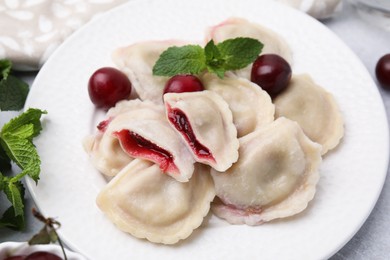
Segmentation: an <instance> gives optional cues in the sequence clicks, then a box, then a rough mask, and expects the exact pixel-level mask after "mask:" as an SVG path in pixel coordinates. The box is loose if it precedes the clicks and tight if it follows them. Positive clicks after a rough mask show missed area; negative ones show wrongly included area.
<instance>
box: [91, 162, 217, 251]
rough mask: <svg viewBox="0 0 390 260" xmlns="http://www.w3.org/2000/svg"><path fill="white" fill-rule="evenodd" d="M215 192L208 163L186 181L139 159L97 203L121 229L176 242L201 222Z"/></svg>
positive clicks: (200, 166) (112, 181) (111, 182)
mask: <svg viewBox="0 0 390 260" xmlns="http://www.w3.org/2000/svg"><path fill="white" fill-rule="evenodd" d="M214 196H215V190H214V185H213V180H212V178H211V176H210V174H209V173H208V168H207V167H206V166H203V165H200V164H199V165H197V167H196V170H195V172H194V175H193V176H192V178H191V179H190V181H189V182H185V183H182V182H177V181H176V180H175V179H173V178H171V177H170V176H168V175H166V174H163V173H162V172H161V171H160V169H159V167H158V166H157V165H155V164H152V163H150V162H147V161H143V160H140V159H135V160H134V161H132V162H131V163H130V164H129V165H127V166H126V167H125V168H124V169H123V170H122V171H121V172H120V173H119V174H118V175H117V176H115V177H114V178H113V179H112V180H111V181H110V182H109V183H108V184H107V186H106V187H105V188H104V189H103V190H102V191H101V192H100V193H99V195H98V197H97V205H98V206H99V208H100V209H101V210H102V211H103V212H104V213H105V214H106V215H107V217H108V218H109V219H110V220H111V221H112V222H113V223H114V224H115V225H116V226H117V227H118V228H119V229H120V230H122V231H124V232H128V233H130V234H131V235H133V236H135V237H137V238H146V239H147V240H149V241H151V242H154V243H163V244H174V243H176V242H178V241H179V240H180V239H185V238H187V237H188V236H189V235H190V234H191V233H192V231H193V230H194V229H196V228H197V227H199V226H200V225H201V223H202V221H203V218H204V217H205V216H206V215H207V213H208V212H209V209H210V202H211V201H212V200H213V198H214Z"/></svg>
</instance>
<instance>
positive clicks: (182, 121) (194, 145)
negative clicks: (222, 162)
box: [168, 106, 215, 162]
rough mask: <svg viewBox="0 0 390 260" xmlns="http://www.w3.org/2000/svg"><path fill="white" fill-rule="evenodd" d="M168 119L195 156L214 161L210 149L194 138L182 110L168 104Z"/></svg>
mask: <svg viewBox="0 0 390 260" xmlns="http://www.w3.org/2000/svg"><path fill="white" fill-rule="evenodd" d="M168 119H169V121H170V122H171V123H172V124H173V125H174V126H175V128H176V129H177V131H179V132H180V133H181V134H182V135H183V137H184V138H185V139H186V141H187V142H188V143H189V145H190V147H191V149H192V151H193V152H194V153H195V155H196V156H197V157H199V158H202V159H206V160H209V161H214V162H215V159H214V156H213V155H212V154H211V152H210V150H209V149H208V148H207V147H205V146H204V145H202V144H201V143H200V142H199V141H198V140H197V139H196V137H195V134H194V131H193V130H192V127H191V124H190V122H189V121H188V118H187V116H186V115H185V114H184V112H183V111H181V110H180V109H177V108H174V109H173V108H171V107H170V106H168Z"/></svg>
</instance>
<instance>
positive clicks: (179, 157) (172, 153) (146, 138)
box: [113, 116, 195, 182]
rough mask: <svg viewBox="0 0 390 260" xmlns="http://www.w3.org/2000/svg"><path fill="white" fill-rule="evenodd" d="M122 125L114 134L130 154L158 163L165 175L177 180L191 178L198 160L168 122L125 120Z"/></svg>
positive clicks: (183, 180)
mask: <svg viewBox="0 0 390 260" xmlns="http://www.w3.org/2000/svg"><path fill="white" fill-rule="evenodd" d="M118 117H119V116H118ZM122 122H123V123H122V125H121V127H120V128H117V131H115V132H113V135H114V136H115V137H116V138H118V139H119V143H120V145H121V147H122V148H123V150H124V151H125V152H126V153H127V154H129V155H130V156H131V157H134V158H142V159H146V160H150V161H152V162H155V163H157V164H158V165H159V166H160V169H161V170H162V171H163V172H166V173H168V174H169V175H171V176H172V177H173V178H175V179H176V180H178V181H181V182H185V181H188V179H189V178H191V176H192V173H193V171H194V162H195V161H194V159H193V157H192V155H191V153H190V151H189V150H188V149H187V146H186V145H185V144H184V142H183V140H182V139H181V138H180V137H179V136H178V135H177V134H176V132H175V131H174V130H173V129H172V127H171V126H170V125H169V123H168V122H167V121H166V120H165V119H164V120H155V119H138V120H131V119H126V118H123V120H122Z"/></svg>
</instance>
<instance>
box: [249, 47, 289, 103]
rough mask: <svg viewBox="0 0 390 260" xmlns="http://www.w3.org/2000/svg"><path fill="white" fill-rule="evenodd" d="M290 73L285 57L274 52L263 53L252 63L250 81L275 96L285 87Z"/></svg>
mask: <svg viewBox="0 0 390 260" xmlns="http://www.w3.org/2000/svg"><path fill="white" fill-rule="evenodd" d="M291 74H292V72H291V67H290V64H288V62H287V61H286V60H285V59H283V58H282V57H280V56H279V55H276V54H264V55H261V56H259V57H258V58H257V59H256V60H255V62H254V63H253V65H252V72H251V81H252V82H254V83H256V84H257V85H259V86H260V87H261V88H262V89H263V90H265V91H267V93H268V94H269V95H270V96H271V97H275V96H276V95H277V94H279V93H280V92H282V91H283V90H284V89H285V88H286V87H287V85H288V83H289V81H290V79H291Z"/></svg>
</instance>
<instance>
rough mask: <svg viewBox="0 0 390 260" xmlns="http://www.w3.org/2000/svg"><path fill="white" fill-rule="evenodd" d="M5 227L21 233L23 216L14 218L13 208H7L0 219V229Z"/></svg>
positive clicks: (23, 223)
mask: <svg viewBox="0 0 390 260" xmlns="http://www.w3.org/2000/svg"><path fill="white" fill-rule="evenodd" d="M2 227H6V228H10V229H13V230H18V231H21V230H23V229H24V228H25V221H24V216H23V215H19V216H15V212H14V208H13V207H12V206H11V207H9V208H8V209H7V210H6V211H5V212H4V214H3V216H2V217H1V219H0V228H2Z"/></svg>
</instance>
